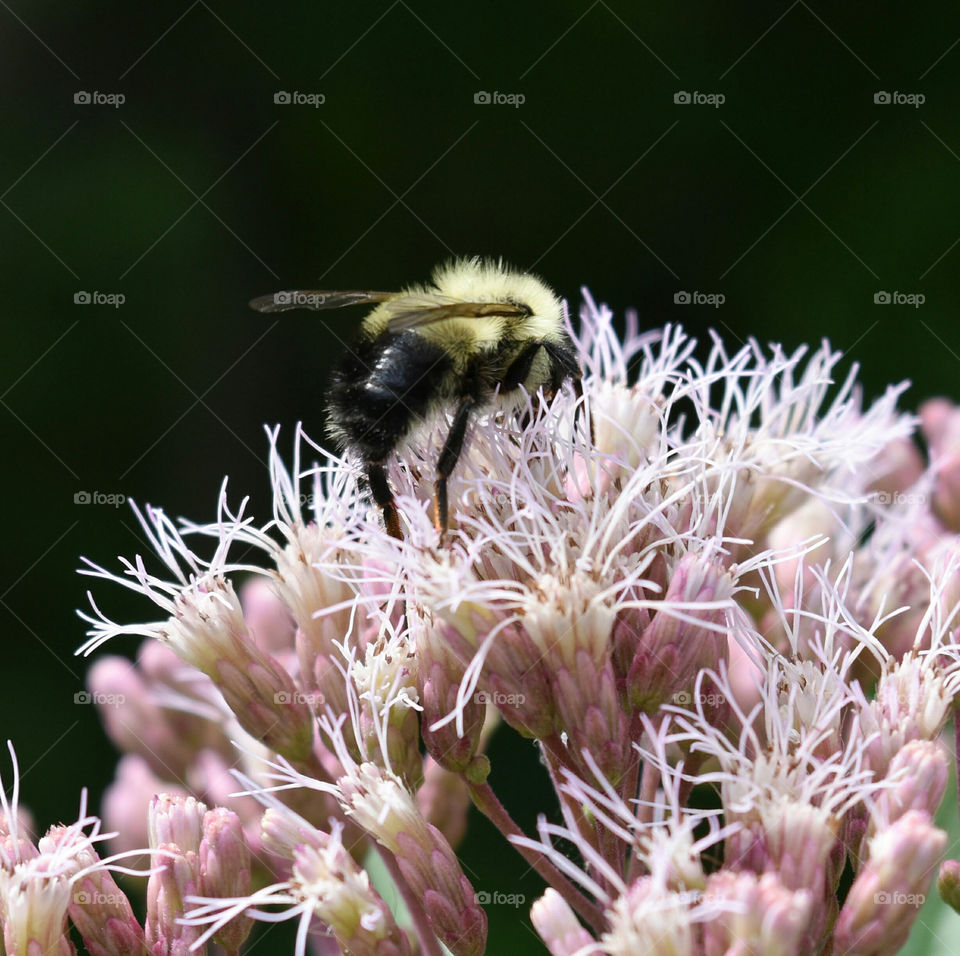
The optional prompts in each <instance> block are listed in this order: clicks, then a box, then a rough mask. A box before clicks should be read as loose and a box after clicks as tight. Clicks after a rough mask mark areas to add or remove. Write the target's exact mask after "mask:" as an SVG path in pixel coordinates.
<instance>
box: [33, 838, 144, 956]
mask: <svg viewBox="0 0 960 956" xmlns="http://www.w3.org/2000/svg"><path fill="white" fill-rule="evenodd" d="M58 831H59V833H60V834H62V835H64V836H66V837H67V838H68V839H71V838H72V834H71V833H70V831H69V830H67V828H65V827H52V828H51V829H50V831H48V833H47V837H46V838H45V839H50V838H51V837H53V838H54V839H56V835H57V833H58ZM99 861H100V858H99V856H98V855H97V852H96V851H95V850H94V848H93V846H92V845H91V844H87V846H86V847H84V848H83V849H81V850H79V851H76V850H75V851H74V854H73V862H74V864H75V867H76V870H77V871H78V872H79V871H80V870H82V869H87V868H90V869H89V872H87V873H86V874H84V875H83V876H79V877H78V878H76V879H75V880H74V881H73V894H72V896H71V900H70V908H69V914H70V921H71V922H72V923H73V925H74V926H75V927H76V929H77V932H79V933H80V935H81V936H82V937H83V943H84V946H85V947H86V949H87V951H88V952H89V953H91V954H92V956H137V954H140V953H143V952H145V941H144V935H143V929H142V928H141V926H140V924H139V923H138V922H137V919H136V917H135V916H134V914H133V909H132V907H131V906H130V901H129V900H128V899H127V896H126V894H125V893H123V892H122V891H121V889H120V887H119V886H117V884H116V881H115V880H114V879H113V876H112V875H111V873H110V872H109V870H106V869H104V868H103V867H101V866H97V864H98V863H99Z"/></svg>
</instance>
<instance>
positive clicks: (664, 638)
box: [626, 554, 733, 713]
mask: <svg viewBox="0 0 960 956" xmlns="http://www.w3.org/2000/svg"><path fill="white" fill-rule="evenodd" d="M732 594H733V578H732V576H731V575H730V573H729V572H728V571H727V570H726V569H725V568H724V567H722V566H721V565H719V564H714V563H713V562H710V561H705V560H703V559H702V558H701V557H699V556H698V555H695V554H688V555H685V556H684V557H683V558H681V559H680V562H679V563H678V564H677V566H676V568H675V569H674V571H673V574H672V575H671V576H670V580H669V585H668V588H667V593H666V595H665V596H664V599H663V608H662V609H660V610H658V611H657V612H656V614H654V616H653V621H652V623H651V624H650V626H649V627H648V628H646V630H644V632H643V633H642V634H640V635H638V637H637V647H636V651H635V653H634V658H633V662H632V664H631V665H630V672H629V673H628V674H627V684H626V692H627V700H628V703H629V705H630V707H631V709H637V710H641V711H643V712H645V713H653V712H655V711H656V710H657V709H658V708H659V707H660V706H661V705H662V704H663V703H678V704H681V705H682V704H684V703H688V702H689V697H688V695H689V694H690V691H691V690H692V688H693V686H694V683H695V681H696V677H697V674H699V673H700V671H701V670H703V669H704V668H711V669H716V668H717V665H718V663H719V661H720V660H721V659H722V658H723V657H724V656H725V655H726V644H727V640H726V635H725V634H723V633H721V632H719V631H718V630H716V629H715V628H716V626H717V625H719V624H720V623H722V622H723V620H724V610H723V608H722V607H720V608H714V607H711V608H705V609H704V610H702V611H700V610H697V609H696V608H695V607H693V608H691V607H689V605H690V604H691V603H696V602H701V601H702V602H704V603H707V602H722V601H726V600H729V598H730V597H731V595H732ZM671 602H676V603H682V604H683V605H686V606H684V607H682V608H678V609H677V612H678V614H682V617H680V616H677V615H675V614H672V613H671V609H670V604H671ZM691 618H693V619H694V621H691V620H690V619H691ZM696 620H702V621H703V622H704V625H713V627H710V626H701V625H699V624H697V623H696Z"/></svg>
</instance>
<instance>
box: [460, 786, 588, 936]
mask: <svg viewBox="0 0 960 956" xmlns="http://www.w3.org/2000/svg"><path fill="white" fill-rule="evenodd" d="M467 785H468V786H469V787H470V796H471V797H472V799H473V802H474V804H475V806H476V807H477V809H478V810H479V811H480V812H481V813H482V814H483V815H484V816H485V817H486V818H487V819H488V820H490V822H491V823H493V825H494V826H495V827H497V829H498V830H500V832H501V833H503V834H504V835H505V836H508V837H510V836H518V837H522V836H524V833H523V831H522V830H521V829H520V827H518V826H517V825H516V823H514V822H513V818H512V817H511V816H510V814H509V813H508V812H507V808H506V807H505V806H504V805H503V804H502V803H501V802H500V800H499V799H498V798H497V795H496V794H495V793H494V792H493V788H492V787H491V786H490V784H489V783H481V784H475V783H471V782H470V781H469V780H467ZM513 846H514V849H516V850H517V851H518V852H519V853H520V855H521V856H522V857H523V858H524V859H525V860H526V861H527V863H529V864H530V866H532V867H533V868H534V869H535V870H536V871H537V872H538V873H539V874H540V875H541V876H542V877H543V878H544V879H545V880H546V881H547V883H549V884H550V886H552V887H553V888H554V889H555V890H556V891H557V892H558V893H559V894H560V895H561V896H562V897H563V898H564V900H566V902H567V903H568V905H569V906H570V907H571V908H572V909H573V910H574V912H576V913H577V914H578V915H579V916H580V917H581V919H583V920H584V921H585V922H586V923H587V924H588V925H589V926H590V928H591V929H593V931H594V932H595V933H599V932H600V931H601V930H602V929H603V927H604V925H605V924H606V920H605V919H604V916H603V911H602V910H601V909H600V907H599V906H597V905H596V904H595V903H592V902H591V901H590V900H588V899H587V897H586V896H584V895H583V893H581V892H580V891H579V890H578V889H577V888H576V887H575V886H574V885H573V884H572V883H571V882H570V881H569V880H568V879H567V878H566V877H565V876H564V875H563V874H562V873H561V872H560V871H559V870H558V869H557V868H556V867H555V866H554V865H553V864H552V863H551V862H550V861H549V860H548V859H547V858H546V857H545V856H544V855H543V854H542V853H538V852H537V851H536V850H534V849H532V848H531V847H526V846H518V845H517V844H513Z"/></svg>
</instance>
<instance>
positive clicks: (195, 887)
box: [144, 843, 203, 956]
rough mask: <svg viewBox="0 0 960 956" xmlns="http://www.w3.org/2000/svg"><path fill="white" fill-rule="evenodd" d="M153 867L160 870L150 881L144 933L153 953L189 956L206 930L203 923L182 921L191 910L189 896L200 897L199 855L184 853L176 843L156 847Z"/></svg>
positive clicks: (169, 955) (190, 852)
mask: <svg viewBox="0 0 960 956" xmlns="http://www.w3.org/2000/svg"><path fill="white" fill-rule="evenodd" d="M153 849H154V851H162V852H154V855H153V866H154V867H157V868H158V870H157V872H154V873H152V874H151V875H150V879H149V881H148V882H147V921H146V926H145V928H144V935H145V937H146V940H147V945H148V946H149V947H150V952H151V954H154V953H156V954H158V956H159V954H163V956H189V954H190V952H191V950H190V947H191V946H192V945H193V943H195V942H196V941H197V940H198V939H199V938H200V936H201V935H202V933H203V927H202V926H185V925H184V924H183V923H180V922H178V918H179V917H181V916H183V914H184V913H186V911H187V910H188V909H189V904H187V903H186V902H185V900H186V898H187V897H188V896H198V895H199V892H200V882H199V878H198V874H197V867H198V863H197V854H196V853H195V852H194V851H193V850H190V851H189V852H186V853H184V852H183V851H182V850H181V849H180V848H179V847H178V846H177V845H176V844H174V843H162V844H160V845H159V846H155V847H154V848H153Z"/></svg>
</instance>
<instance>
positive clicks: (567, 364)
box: [543, 342, 597, 445]
mask: <svg viewBox="0 0 960 956" xmlns="http://www.w3.org/2000/svg"><path fill="white" fill-rule="evenodd" d="M543 347H544V348H545V349H546V350H547V355H549V356H550V361H551V362H552V363H553V368H554V372H555V374H557V375H558V376H560V377H562V378H564V379H567V378H569V379H570V382H571V384H572V385H573V393H574V395H576V396H577V407H576V408H575V409H574V412H573V427H574V428H576V427H577V425H578V424H579V422H580V412H581V411H583V407H584V406H583V372H582V371H581V370H580V365H579V363H578V362H577V360H576V358H575V356H574V355H573V353H571V352H569V351H567V350H566V349H562V348H558V347H557V346H556V345H554V344H553V343H552V342H544V343H543ZM596 443H597V436H596V435H595V434H594V430H593V418H592V417H591V418H590V444H591V445H596Z"/></svg>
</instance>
